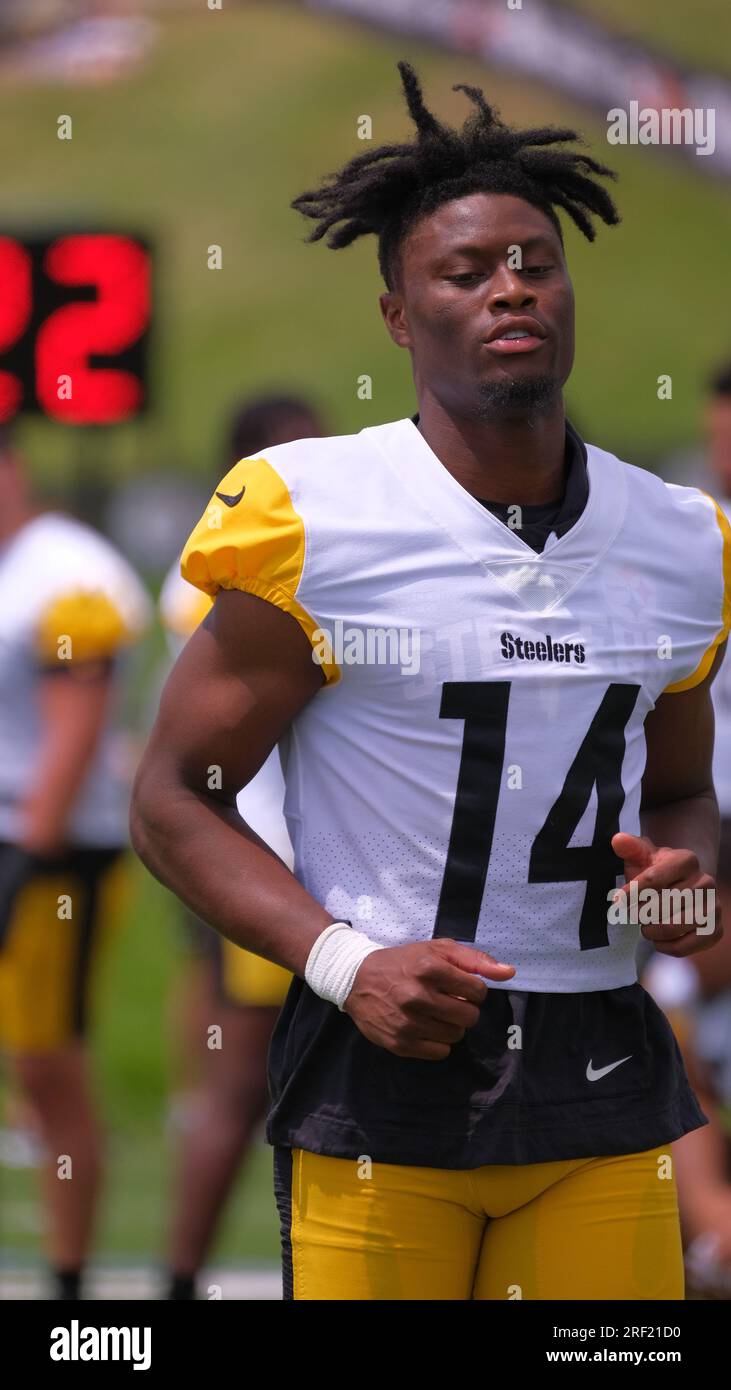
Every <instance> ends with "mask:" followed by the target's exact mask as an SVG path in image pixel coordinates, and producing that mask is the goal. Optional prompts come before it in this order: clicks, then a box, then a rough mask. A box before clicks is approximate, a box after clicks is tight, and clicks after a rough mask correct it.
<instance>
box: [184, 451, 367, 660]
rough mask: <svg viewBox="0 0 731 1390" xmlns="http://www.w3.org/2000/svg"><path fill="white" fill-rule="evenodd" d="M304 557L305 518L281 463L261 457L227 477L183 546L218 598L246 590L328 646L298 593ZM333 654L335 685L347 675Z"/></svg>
mask: <svg viewBox="0 0 731 1390" xmlns="http://www.w3.org/2000/svg"><path fill="white" fill-rule="evenodd" d="M304 562H305V527H304V521H303V519H302V517H301V516H300V515H299V514H298V513H297V512H296V511H295V508H294V504H293V502H292V499H291V497H290V494H289V490H288V488H287V486H286V484H285V482H284V481H283V479H282V478H281V477H280V476H279V474H278V473H277V471H276V469H274V468H272V466H271V464H270V463H268V462H267V460H266V459H265V458H257V459H242V460H241V462H240V463H236V464H234V467H233V468H232V469H231V470H230V471H229V472H228V473H227V474H226V476H225V478H224V479H223V481H222V482H221V483H220V484H219V486H218V488H217V489H216V491H215V492H214V494H213V496H212V498H211V500H210V502H209V504H208V506H207V508H206V510H205V512H204V514H203V516H202V517H201V519H200V521H199V522H198V525H197V526H196V528H195V530H194V531H193V533H192V534H191V536H190V539H189V540H188V542H187V544H186V546H185V549H184V550H183V555H182V559H181V563H180V570H181V574H182V575H183V578H184V579H187V580H188V582H189V583H190V584H195V585H196V587H197V588H198V589H202V590H203V592H204V593H206V594H209V595H210V596H211V597H214V596H215V595H216V594H217V593H218V592H219V591H220V590H221V589H241V590H243V591H244V592H245V593H248V594H255V595H256V597H257V598H263V599H266V600H267V601H268V602H269V603H273V604H274V605H275V606H276V607H277V608H281V609H283V611H284V612H285V613H291V614H292V617H293V618H295V619H296V620H297V622H298V623H299V625H300V627H301V628H302V630H303V631H304V632H305V634H306V635H307V638H308V640H309V641H310V643H311V644H313V646H314V645H315V642H317V647H318V651H320V652H321V651H322V649H323V644H322V638H321V637H320V636H318V637H317V638H316V637H315V635H314V634H315V633H316V632H318V631H319V630H318V626H317V623H316V621H315V619H314V618H313V617H312V616H311V614H309V613H308V612H307V610H306V609H305V608H303V606H302V604H301V603H300V602H299V601H298V598H297V591H298V588H299V583H300V579H301V578H302V569H303V566H304ZM331 656H332V653H331V652H329V651H327V650H326V651H325V655H324V657H322V656H320V657H319V658H318V659H319V660H320V662H321V665H322V669H323V673H324V675H325V678H326V681H327V683H328V684H333V683H334V682H335V681H337V680H339V678H340V672H339V670H338V667H337V665H336V664H335V662H334V661H333V660H331V659H329V658H331Z"/></svg>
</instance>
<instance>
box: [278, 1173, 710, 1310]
mask: <svg viewBox="0 0 731 1390" xmlns="http://www.w3.org/2000/svg"><path fill="white" fill-rule="evenodd" d="M291 1186H292V1192H291V1232H290V1236H291V1261H292V1278H293V1285H292V1287H293V1296H294V1298H295V1299H362V1300H371V1299H460V1300H466V1299H492V1300H501V1299H505V1300H511V1299H518V1298H523V1299H541V1300H547V1299H612V1300H617V1299H632V1300H634V1299H638V1300H641V1299H682V1298H683V1297H684V1281H683V1259H682V1250H681V1240H680V1225H679V1219H678V1204H677V1195H676V1188H675V1180H674V1176H673V1167H672V1159H671V1153H670V1146H669V1145H665V1146H663V1147H661V1148H658V1149H650V1150H647V1151H646V1152H644V1153H634V1154H625V1155H621V1156H619V1157H610V1158H588V1159H587V1158H582V1159H571V1160H568V1161H561V1162H556V1163H534V1164H529V1165H523V1166H513V1165H510V1166H508V1165H488V1166H486V1167H483V1168H474V1169H466V1170H452V1169H438V1168H412V1167H402V1166H400V1165H395V1164H384V1163H374V1164H373V1165H372V1168H371V1167H369V1161H368V1160H367V1159H366V1158H362V1159H360V1160H350V1159H343V1158H327V1157H323V1156H322V1155H320V1154H313V1153H308V1152H305V1151H304V1150H302V1149H295V1150H294V1151H293V1154H292V1184H291ZM285 1235H286V1231H285ZM285 1258H286V1252H285Z"/></svg>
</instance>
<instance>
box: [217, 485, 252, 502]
mask: <svg viewBox="0 0 731 1390" xmlns="http://www.w3.org/2000/svg"><path fill="white" fill-rule="evenodd" d="M245 492H246V487H245V486H244V487H242V489H241V491H240V492H238V493H237V494H236V496H235V497H231V496H229V494H228V493H227V492H217V493H216V497H220V499H221V501H222V502H225V503H226V506H227V507H235V506H236V505H237V503H238V502H240V501H241V498H242V497H243V495H244V493H245Z"/></svg>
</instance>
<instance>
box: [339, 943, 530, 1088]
mask: <svg viewBox="0 0 731 1390" xmlns="http://www.w3.org/2000/svg"><path fill="white" fill-rule="evenodd" d="M514 974H515V967H514V966H513V965H501V964H499V963H498V962H497V961H496V960H495V959H494V958H493V957H492V956H489V955H487V953H486V952H485V951H480V950H478V948H477V947H476V946H463V945H461V944H458V943H457V942H456V941H449V940H447V939H446V938H441V939H439V940H437V941H417V942H414V943H413V944H412V945H410V946H387V947H386V949H385V950H383V951H373V952H372V953H371V955H369V956H366V958H365V960H364V961H363V963H362V965H360V966H359V968H358V973H357V974H356V977H355V981H354V984H353V987H352V989H351V991H350V994H349V995H348V998H347V1000H346V1002H345V1006H344V1012H345V1013H347V1014H350V1017H351V1018H352V1020H353V1022H354V1023H355V1025H356V1027H357V1028H358V1029H359V1030H360V1032H361V1033H362V1034H363V1036H364V1037H366V1038H368V1040H369V1041H370V1042H372V1043H376V1044H377V1046H378V1047H385V1048H386V1050H387V1052H393V1053H395V1055H396V1056H397V1057H420V1058H422V1059H423V1060H425V1061H433V1062H441V1061H443V1060H444V1058H445V1057H448V1056H449V1053H450V1049H451V1048H452V1047H453V1046H454V1044H455V1043H458V1042H461V1040H462V1038H463V1037H464V1035H465V1032H466V1030H467V1029H468V1028H473V1027H474V1025H475V1024H476V1022H477V1020H478V1018H479V1016H480V1005H481V1004H482V1003H483V1001H484V999H485V997H486V995H487V985H486V984H485V982H484V980H482V979H480V975H487V976H489V978H490V979H492V980H509V979H510V978H511V976H512V975H514Z"/></svg>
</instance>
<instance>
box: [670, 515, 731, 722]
mask: <svg viewBox="0 0 731 1390" xmlns="http://www.w3.org/2000/svg"><path fill="white" fill-rule="evenodd" d="M705 496H707V497H708V499H709V501H710V502H713V506H714V509H715V513H716V521H717V522H718V526H719V530H720V532H721V535H722V537H723V558H722V566H723V604H722V610H721V628H720V630H719V632H718V633H717V635H716V637H715V638H714V639H713V641H712V643H711V645H710V647H709V648H708V649H707V651H705V652H704V654H703V657H702V658H701V660H700V662H699V664H698V665H697V666H696V669H695V671H693V673H692V674H691V675H690V676H687V677H686V679H685V680H682V681H676V683H675V685H668V686H666V687H665V690H664V691H663V694H664V695H678V694H680V693H681V692H682V691H684V690H692V689H693V687H694V686H695V685H700V683H701V681H704V680H705V678H706V676H707V675H708V673H709V671H710V669H711V667H712V665H713V661H714V657H715V655H716V652H717V651H718V648H719V647H720V646H721V643H722V642H725V641H726V638H727V637H728V634H729V630H731V526H729V524H728V521H727V519H726V516H725V515H724V513H723V512H722V510H721V508H720V507H719V505H718V503H717V502H716V500H715V498H713V497H711V496H710V493H706V494H705Z"/></svg>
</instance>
